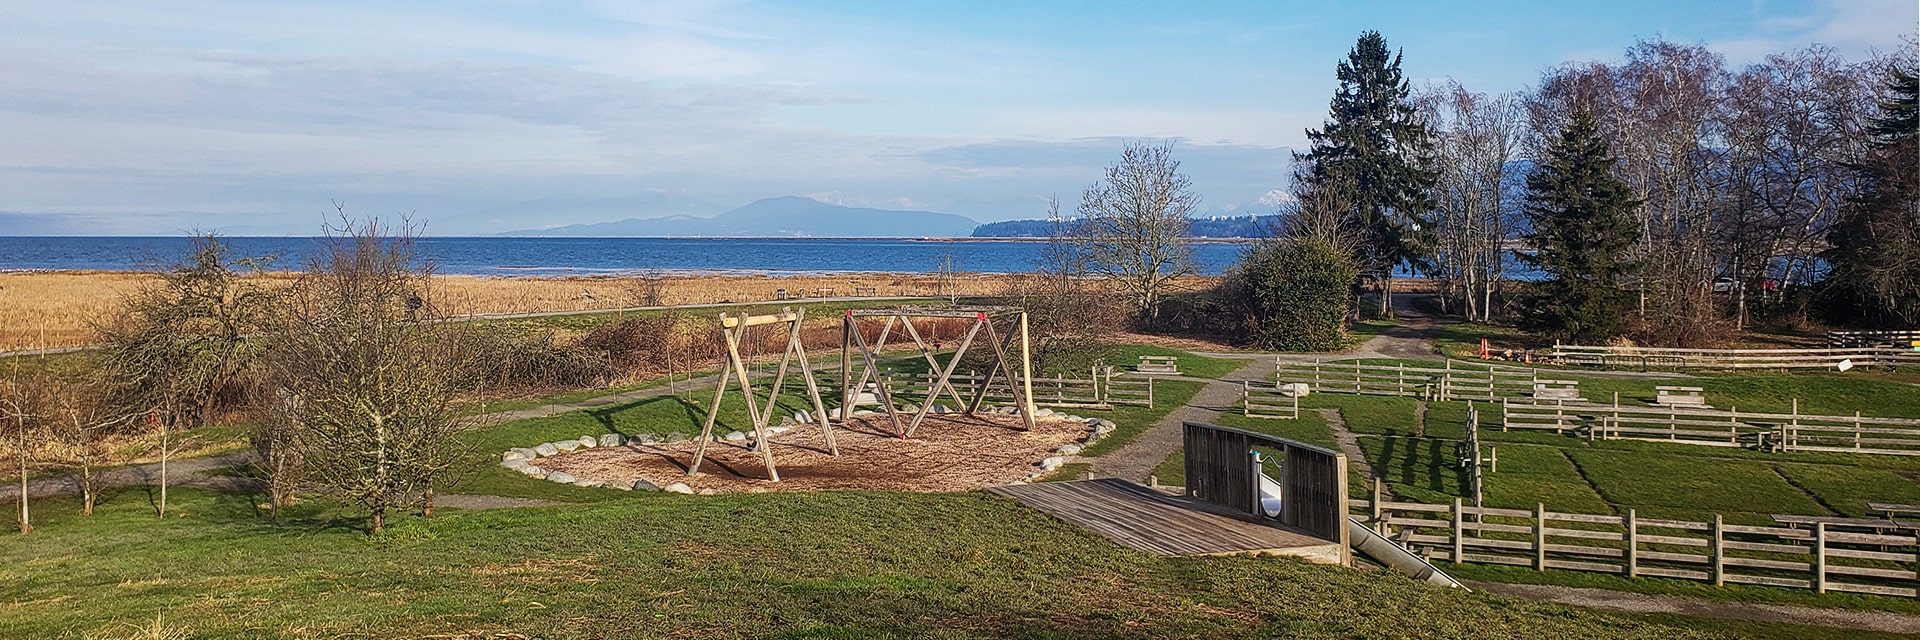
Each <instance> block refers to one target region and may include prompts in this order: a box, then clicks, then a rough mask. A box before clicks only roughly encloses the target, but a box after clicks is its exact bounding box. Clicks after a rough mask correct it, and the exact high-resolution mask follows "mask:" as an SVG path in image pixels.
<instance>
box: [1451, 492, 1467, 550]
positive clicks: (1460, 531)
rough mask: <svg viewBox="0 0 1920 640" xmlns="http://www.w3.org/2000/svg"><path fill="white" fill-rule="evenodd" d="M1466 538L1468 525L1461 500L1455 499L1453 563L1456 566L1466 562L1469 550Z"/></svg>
mask: <svg viewBox="0 0 1920 640" xmlns="http://www.w3.org/2000/svg"><path fill="white" fill-rule="evenodd" d="M1466 536H1467V525H1466V519H1465V518H1464V517H1462V515H1461V513H1460V499H1459V498H1454V499H1453V540H1452V541H1451V542H1453V561H1454V563H1455V564H1458V563H1461V562H1465V561H1466V560H1465V558H1464V554H1465V553H1466V548H1467V541H1466Z"/></svg>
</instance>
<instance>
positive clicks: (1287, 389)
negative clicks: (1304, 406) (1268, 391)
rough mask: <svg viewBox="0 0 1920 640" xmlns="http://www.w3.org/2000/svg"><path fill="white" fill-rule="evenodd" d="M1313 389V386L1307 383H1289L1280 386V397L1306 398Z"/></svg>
mask: <svg viewBox="0 0 1920 640" xmlns="http://www.w3.org/2000/svg"><path fill="white" fill-rule="evenodd" d="M1312 388H1313V387H1312V385H1309V384H1307V383H1305V382H1289V383H1286V384H1283V385H1280V395H1283V396H1286V397H1289V398H1305V397H1307V391H1308V390H1309V389H1312Z"/></svg>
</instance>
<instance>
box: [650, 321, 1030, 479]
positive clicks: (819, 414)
mask: <svg viewBox="0 0 1920 640" xmlns="http://www.w3.org/2000/svg"><path fill="white" fill-rule="evenodd" d="M805 318H806V309H805V308H802V309H801V310H800V311H793V310H792V309H790V308H789V309H783V310H782V311H781V312H780V313H777V314H772V315H764V316H728V315H727V314H725V313H722V314H720V331H721V335H722V337H723V338H725V341H726V347H727V351H726V357H727V362H726V364H725V366H723V367H722V368H721V370H720V381H719V383H718V384H716V385H715V386H714V389H713V403H712V405H710V406H709V407H708V409H707V419H706V421H705V424H704V425H702V426H701V428H700V437H699V440H698V443H697V444H696V445H695V448H694V452H693V461H692V463H691V464H689V465H687V475H694V474H696V473H698V472H699V471H700V464H701V462H702V461H704V460H705V459H706V452H707V445H708V444H709V443H711V442H712V441H713V426H714V421H715V419H716V418H717V417H718V416H719V412H720V401H721V399H722V398H724V397H725V395H726V392H727V387H728V386H729V384H730V383H734V382H735V380H737V384H738V386H739V389H740V394H741V395H742V396H743V397H744V399H745V400H746V404H747V414H748V416H749V417H750V418H751V419H752V422H753V433H754V446H755V448H756V449H758V450H759V452H760V459H761V461H762V462H763V463H765V464H766V467H767V478H768V479H769V480H771V481H773V482H779V481H780V472H779V470H778V469H776V468H775V466H774V462H773V447H772V446H770V445H769V441H768V439H767V438H768V436H769V435H771V434H770V433H769V431H768V429H769V427H768V425H769V424H770V423H771V422H772V420H773V411H774V408H775V406H776V405H778V404H779V401H780V390H781V388H782V387H783V386H784V385H785V384H786V380H787V370H788V368H789V367H790V366H792V365H793V364H795V363H796V362H797V363H798V365H799V367H800V374H801V377H802V379H804V380H805V381H806V384H807V395H808V399H809V400H811V401H812V404H813V416H814V421H815V422H818V423H819V424H820V429H821V435H822V436H823V437H824V438H825V443H826V446H827V449H828V453H830V454H831V455H836V456H837V455H840V448H839V446H838V445H836V444H835V443H834V437H833V424H832V421H831V420H830V418H837V419H838V420H839V421H840V424H841V426H845V425H846V424H847V421H848V420H849V419H851V418H852V417H853V407H854V405H856V404H858V400H859V398H860V395H861V394H860V392H859V391H860V390H862V389H865V388H866V387H867V384H868V381H869V380H871V381H872V383H873V385H874V397H875V399H876V400H877V401H878V402H879V404H880V406H881V407H882V409H884V413H886V415H887V418H888V419H889V420H890V421H891V422H892V423H893V433H894V435H896V436H898V437H899V438H900V439H902V440H904V439H907V438H909V437H912V435H913V432H914V430H916V429H918V428H919V427H920V424H921V422H923V421H925V420H926V417H927V414H928V413H929V412H931V411H932V410H933V407H934V405H935V404H936V403H937V402H938V401H939V399H940V397H941V396H942V395H943V392H944V395H946V396H948V397H951V398H952V399H953V401H954V403H955V405H956V407H957V408H958V409H959V410H960V412H961V413H962V414H964V415H967V416H972V415H973V414H974V412H975V411H977V410H979V408H980V405H981V403H982V402H983V401H984V400H985V399H986V395H987V390H988V388H990V387H991V386H992V385H993V381H994V379H995V376H996V375H998V376H1001V377H1004V378H1005V380H1006V382H1007V387H1008V388H1009V389H1011V391H1012V393H1013V399H1014V404H1015V405H1017V406H1018V407H1019V408H1020V410H1019V414H1020V417H1021V421H1022V422H1023V426H1024V428H1025V429H1026V430H1032V429H1033V426H1034V424H1033V413H1034V406H1033V400H1032V398H1033V389H1032V388H1031V387H1030V385H1031V384H1032V383H1031V380H1032V378H1033V362H1032V359H1031V357H1030V356H1029V349H1028V347H1029V338H1028V334H1027V314H1026V312H1025V311H1023V310H1021V309H1019V308H1013V307H969V308H908V307H902V308H896V309H866V310H850V311H847V313H846V316H845V318H844V319H843V321H842V323H841V340H840V408H839V410H838V412H839V413H838V415H837V416H835V415H832V414H829V413H828V412H827V409H826V404H825V403H824V402H822V401H821V397H820V385H819V383H818V382H817V381H816V380H815V379H814V375H813V367H812V366H811V364H810V363H808V362H807V349H806V346H805V344H803V341H802V340H801V339H800V329H801V325H802V323H803V321H804V320H805ZM878 318H885V324H884V325H883V326H882V327H881V328H880V333H879V337H878V339H876V340H875V341H874V342H873V343H872V344H868V343H867V340H866V336H865V335H864V334H863V333H862V332H861V323H862V322H863V321H865V320H868V319H878ZM914 318H937V319H952V318H964V319H971V320H973V322H972V324H970V325H969V326H968V327H967V333H966V336H965V337H964V338H962V339H961V340H960V344H959V346H958V347H957V348H955V349H954V352H953V356H952V357H951V358H949V359H948V360H947V363H946V365H944V366H942V365H941V364H940V363H939V361H938V360H936V359H935V358H934V352H935V351H936V349H935V347H934V346H933V345H930V344H928V342H927V340H925V339H924V338H923V337H922V335H921V334H920V331H919V329H918V328H916V327H915V326H914V324H913V319H914ZM995 319H1009V320H1017V325H1018V330H1017V331H1013V330H1009V331H1008V335H1007V336H1006V338H1005V339H1002V338H1001V337H1000V332H999V331H998V330H996V329H995V328H994V326H993V323H994V320H995ZM767 325H784V328H785V330H786V332H787V339H786V341H785V342H786V347H785V349H784V350H783V351H782V352H781V355H780V365H779V367H778V368H777V369H776V370H775V373H774V378H773V387H772V389H770V390H769V391H768V393H767V398H766V402H765V407H764V408H762V406H761V404H760V400H759V396H758V394H756V393H755V392H754V390H753V383H752V381H751V380H749V379H748V375H747V373H748V372H747V369H748V365H747V361H746V358H745V357H743V356H742V347H741V346H742V345H743V344H748V340H747V337H748V329H751V328H753V327H758V326H767ZM896 325H897V326H899V327H901V330H902V332H903V333H904V334H905V335H907V336H908V337H909V338H911V339H912V340H913V343H914V346H916V347H918V348H919V351H920V355H921V357H923V358H925V359H926V361H927V368H928V371H930V372H934V373H936V374H937V375H934V376H933V384H932V385H931V386H929V387H928V390H927V398H926V400H925V401H924V402H921V403H919V410H918V411H916V412H914V414H913V416H912V417H911V418H910V419H908V420H907V421H905V422H903V421H902V420H901V412H900V408H899V406H898V405H896V404H894V402H893V394H892V393H891V390H890V389H888V388H887V387H888V385H887V381H886V379H885V378H883V377H881V376H879V375H878V373H879V370H880V365H879V357H878V354H879V352H880V350H881V349H884V348H885V347H886V345H887V339H888V338H889V337H890V336H891V335H892V333H893V329H894V327H895V326H896ZM983 333H984V334H985V342H987V343H988V344H990V345H992V346H993V353H994V364H993V367H992V368H991V369H990V370H989V371H988V372H987V375H986V377H984V378H982V379H981V380H979V384H977V385H976V386H975V388H974V389H973V397H972V398H971V399H968V398H963V397H962V396H961V394H960V392H959V391H958V390H956V389H955V388H954V386H953V384H952V378H953V372H954V369H955V368H956V367H957V366H958V365H959V363H960V360H961V358H963V357H965V356H966V354H967V350H968V348H970V347H971V346H973V344H974V342H975V341H976V339H977V338H980V337H981V334H983ZM1016 342H1017V343H1018V347H1019V351H1018V358H1019V363H1018V366H1019V369H1018V371H1017V372H1016V370H1015V369H1014V366H1015V365H1014V363H1013V362H1012V361H1011V358H1010V354H1011V353H1012V352H1013V348H1014V346H1015V343H1016ZM856 348H857V349H858V350H859V354H860V360H861V364H862V366H861V367H860V368H859V372H858V373H859V379H858V380H857V381H856V380H855V379H854V375H855V367H854V351H855V349H856Z"/></svg>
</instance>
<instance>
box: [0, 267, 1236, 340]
mask: <svg viewBox="0 0 1920 640" xmlns="http://www.w3.org/2000/svg"><path fill="white" fill-rule="evenodd" d="M152 277H153V275H152V274H149V273H146V272H140V271H32V272H0V300H5V301H6V304H4V305H0V352H10V351H24V350H38V349H42V348H44V349H62V348H68V347H76V346H84V345H88V344H92V343H93V342H95V337H94V332H93V329H92V324H91V323H92V322H93V321H95V320H97V319H101V318H105V317H106V315H107V314H111V313H114V312H115V310H116V309H117V308H118V307H117V305H118V303H119V300H120V299H121V296H123V295H125V294H126V293H128V292H131V291H133V290H134V289H135V288H136V287H137V286H139V284H141V283H142V282H143V281H145V280H147V279H149V278H152ZM248 277H251V278H263V279H267V280H268V281H270V282H274V283H277V284H290V283H292V282H293V280H294V278H296V277H297V274H296V273H293V272H267V273H261V274H256V275H250V276H248ZM1036 277H1038V276H1037V275H1036V274H1031V273H999V274H994V273H949V274H939V273H873V272H859V273H831V274H829V273H811V274H793V275H786V274H751V275H749V274H711V273H678V272H671V271H658V272H649V273H647V274H644V275H643V274H633V275H625V276H616V275H599V274H596V275H567V276H480V275H439V276H434V278H433V286H434V287H435V290H434V291H433V292H432V295H434V296H435V297H437V298H438V300H439V302H440V303H441V304H443V305H446V308H448V309H450V310H452V311H453V313H454V315H495V314H521V313H555V312H595V311H615V310H618V309H623V308H628V307H642V306H679V305H702V304H727V303H745V302H762V303H778V304H796V305H797V304H805V303H806V302H807V301H808V300H810V299H818V298H825V297H834V298H842V297H855V298H859V297H873V298H895V297H947V296H958V297H981V296H995V295H1003V294H1005V293H1007V292H1008V291H1011V290H1014V289H1015V288H1016V287H1018V286H1020V285H1021V283H1023V282H1025V281H1027V280H1029V279H1032V278H1036ZM1191 278H1192V282H1193V284H1194V285H1195V286H1200V285H1204V284H1208V283H1211V282H1213V281H1214V280H1216V278H1215V277H1211V276H1192V277H1191ZM781 291H785V292H786V299H785V300H782V299H780V295H779V294H780V292H781Z"/></svg>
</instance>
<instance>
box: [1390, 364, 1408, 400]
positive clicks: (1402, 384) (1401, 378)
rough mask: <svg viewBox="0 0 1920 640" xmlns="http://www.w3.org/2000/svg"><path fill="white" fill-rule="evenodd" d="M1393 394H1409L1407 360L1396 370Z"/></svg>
mask: <svg viewBox="0 0 1920 640" xmlns="http://www.w3.org/2000/svg"><path fill="white" fill-rule="evenodd" d="M1393 395H1396V396H1404V395H1407V363H1405V362H1402V363H1400V364H1399V367H1398V369H1397V370H1395V371H1394V378H1393Z"/></svg>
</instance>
